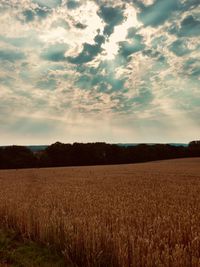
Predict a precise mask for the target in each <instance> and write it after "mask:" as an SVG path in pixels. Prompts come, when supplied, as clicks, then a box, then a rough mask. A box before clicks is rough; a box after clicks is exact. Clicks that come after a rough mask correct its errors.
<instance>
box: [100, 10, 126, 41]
mask: <svg viewBox="0 0 200 267" xmlns="http://www.w3.org/2000/svg"><path fill="white" fill-rule="evenodd" d="M98 15H99V17H101V18H102V19H103V20H104V22H105V23H106V26H105V28H104V34H105V35H107V36H110V35H111V34H112V33H113V31H114V28H115V26H116V25H119V24H121V23H122V21H123V19H124V16H123V10H122V8H118V7H108V6H101V7H100V10H99V11H98Z"/></svg>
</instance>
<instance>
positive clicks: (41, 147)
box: [0, 143, 188, 152]
mask: <svg viewBox="0 0 200 267" xmlns="http://www.w3.org/2000/svg"><path fill="white" fill-rule="evenodd" d="M140 144H145V145H156V144H158V143H117V144H116V143H115V145H118V146H120V147H131V146H137V145H140ZM169 145H172V146H177V147H178V146H183V147H187V146H188V144H185V143H169ZM0 147H7V146H0ZM26 147H27V148H29V149H30V150H31V151H32V152H38V151H43V150H45V149H46V148H47V147H48V145H28V146H26Z"/></svg>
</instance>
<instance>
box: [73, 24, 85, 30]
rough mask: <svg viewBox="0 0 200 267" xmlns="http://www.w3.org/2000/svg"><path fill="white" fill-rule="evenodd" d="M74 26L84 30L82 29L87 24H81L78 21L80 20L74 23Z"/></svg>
mask: <svg viewBox="0 0 200 267" xmlns="http://www.w3.org/2000/svg"><path fill="white" fill-rule="evenodd" d="M74 26H75V27H76V28H78V29H81V30H84V29H86V28H87V25H85V24H82V23H80V22H78V23H76V24H75V25H74Z"/></svg>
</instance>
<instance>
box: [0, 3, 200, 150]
mask: <svg viewBox="0 0 200 267" xmlns="http://www.w3.org/2000/svg"><path fill="white" fill-rule="evenodd" d="M0 62H1V64H0V144H1V145H6V144H51V143H54V142H56V141H61V142H65V143H69V142H96V141H104V142H109V143H119V142H120V143H128V142H129V143H152V142H154V143H155V142H157V143H169V142H179V143H181V142H189V141H191V140H196V139H198V138H199V137H200V119H199V118H200V2H199V0H132V1H131V0H92V1H90V0H0Z"/></svg>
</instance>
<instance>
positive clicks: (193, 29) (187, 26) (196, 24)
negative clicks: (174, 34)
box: [178, 15, 200, 37]
mask: <svg viewBox="0 0 200 267" xmlns="http://www.w3.org/2000/svg"><path fill="white" fill-rule="evenodd" d="M178 35H179V36H188V37H192V36H199V35H200V20H196V19H195V18H194V17H193V16H192V15H190V16H188V17H186V18H185V19H184V20H183V21H182V22H181V28H180V30H179V32H178Z"/></svg>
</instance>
